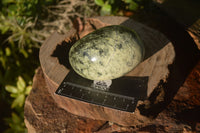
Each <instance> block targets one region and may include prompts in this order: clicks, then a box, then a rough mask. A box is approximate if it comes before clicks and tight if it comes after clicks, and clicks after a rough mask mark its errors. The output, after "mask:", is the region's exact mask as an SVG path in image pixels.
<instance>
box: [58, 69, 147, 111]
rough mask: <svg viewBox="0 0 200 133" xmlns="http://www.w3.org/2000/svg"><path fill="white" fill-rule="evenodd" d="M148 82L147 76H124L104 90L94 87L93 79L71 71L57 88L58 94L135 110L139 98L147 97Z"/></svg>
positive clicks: (122, 109)
mask: <svg viewBox="0 0 200 133" xmlns="http://www.w3.org/2000/svg"><path fill="white" fill-rule="evenodd" d="M147 82H148V78H147V77H122V78H118V79H114V80H113V81H112V85H111V86H110V89H109V90H107V91H104V90H98V89H96V88H93V87H92V83H93V81H91V80H88V79H85V78H82V77H81V76H79V75H78V74H76V73H75V72H74V71H70V72H69V74H68V75H67V76H66V78H65V79H64V80H63V82H62V83H61V85H60V86H59V88H58V89H57V90H56V94H58V95H61V96H65V97H69V98H73V99H76V100H80V101H84V102H88V103H91V104H95V105H100V106H105V107H109V108H113V109H117V110H121V111H126V112H134V111H135V108H136V105H137V102H138V100H144V99H145V98H146V97H147Z"/></svg>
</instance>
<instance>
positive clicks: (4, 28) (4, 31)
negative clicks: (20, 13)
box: [1, 26, 10, 34]
mask: <svg viewBox="0 0 200 133" xmlns="http://www.w3.org/2000/svg"><path fill="white" fill-rule="evenodd" d="M9 29H10V27H8V26H4V27H2V28H1V33H2V34H5V33H6V32H7V31H8V30H9Z"/></svg>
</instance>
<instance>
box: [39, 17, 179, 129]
mask: <svg viewBox="0 0 200 133" xmlns="http://www.w3.org/2000/svg"><path fill="white" fill-rule="evenodd" d="M106 25H124V26H126V27H128V28H132V29H134V30H135V31H136V32H137V33H138V34H139V36H140V37H141V40H142V41H143V43H144V45H145V59H144V61H143V62H142V63H140V64H139V65H138V66H137V67H136V68H135V69H134V70H132V71H131V72H130V73H128V74H127V75H126V76H140V77H142V76H148V77H149V81H148V92H147V94H148V96H151V94H152V92H154V90H155V89H156V88H159V87H160V88H163V87H165V86H164V85H165V84H164V83H165V82H168V76H169V73H170V72H169V66H170V65H171V64H173V63H174V60H175V50H174V46H173V44H172V43H171V42H170V41H169V40H168V39H167V38H166V37H165V36H164V35H163V34H161V33H160V32H158V31H156V30H153V29H151V28H149V27H147V26H145V25H143V24H140V23H138V22H135V21H134V20H132V19H129V18H126V17H97V18H89V19H87V20H86V24H85V28H84V31H83V32H82V33H80V34H79V35H76V34H75V33H76V31H75V29H73V28H72V30H70V31H69V33H68V34H66V35H60V34H58V33H54V34H53V35H52V36H50V37H49V38H48V39H47V40H46V41H45V42H44V44H43V45H42V47H41V48H40V62H41V67H42V69H43V72H44V76H45V79H46V83H47V85H48V91H49V92H50V93H51V94H52V97H53V98H54V100H55V101H56V103H57V104H58V106H60V107H62V108H63V109H65V110H67V111H68V112H70V113H73V114H75V115H79V116H84V117H88V118H91V119H97V120H106V121H112V122H115V123H118V124H120V125H125V126H131V125H133V124H135V123H141V121H146V122H148V121H151V120H150V119H149V118H148V117H146V116H143V115H141V114H140V111H139V109H138V108H136V111H135V113H127V112H123V111H119V110H115V109H110V108H107V107H101V106H97V105H93V104H89V103H85V102H82V101H77V100H74V99H71V98H67V97H62V96H58V95H55V91H56V89H57V87H58V86H59V84H60V83H61V82H62V80H63V79H64V77H65V76H66V75H67V73H68V72H69V68H70V66H69V64H67V63H66V64H65V63H64V62H65V59H66V62H67V58H66V56H67V51H68V49H69V48H70V45H71V43H72V42H73V39H72V38H75V39H77V38H78V36H79V37H80V38H81V37H83V36H85V35H86V34H88V33H89V32H91V31H94V27H95V28H97V29H98V28H101V27H103V26H106ZM64 49H65V50H64ZM60 50H64V55H62V54H61V53H62V52H60V53H59V51H60ZM56 51H57V52H56ZM56 53H57V54H56ZM62 56H63V59H61V58H62ZM63 60H64V61H63ZM163 97H164V95H162V93H161V95H160V96H159V98H158V99H156V100H155V102H156V101H157V102H159V100H161V99H162V98H163ZM145 102H146V101H145ZM145 102H144V101H139V102H138V106H139V105H140V104H143V103H145Z"/></svg>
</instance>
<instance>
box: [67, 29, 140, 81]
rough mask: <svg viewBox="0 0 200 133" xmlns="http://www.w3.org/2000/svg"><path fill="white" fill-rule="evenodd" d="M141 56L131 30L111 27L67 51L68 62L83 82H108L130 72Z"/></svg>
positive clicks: (138, 41) (92, 34) (86, 38)
mask: <svg viewBox="0 0 200 133" xmlns="http://www.w3.org/2000/svg"><path fill="white" fill-rule="evenodd" d="M143 53H144V48H143V45H142V43H141V42H140V40H139V39H138V36H137V35H136V34H135V33H134V32H133V31H132V30H129V29H127V28H125V27H122V26H114V25H113V26H107V27H104V28H101V29H98V30H96V31H94V32H92V33H90V34H88V35H86V36H85V37H83V38H82V39H80V40H78V41H77V42H76V43H75V44H74V45H73V46H72V47H71V49H70V52H69V61H70V64H71V66H72V68H73V69H74V70H75V72H77V73H78V74H79V75H81V76H82V77H84V78H87V79H91V80H108V79H115V78H118V77H121V76H123V75H124V74H126V73H127V72H129V71H131V70H132V69H133V68H134V67H135V66H136V65H137V64H138V63H140V62H141V60H142V58H143Z"/></svg>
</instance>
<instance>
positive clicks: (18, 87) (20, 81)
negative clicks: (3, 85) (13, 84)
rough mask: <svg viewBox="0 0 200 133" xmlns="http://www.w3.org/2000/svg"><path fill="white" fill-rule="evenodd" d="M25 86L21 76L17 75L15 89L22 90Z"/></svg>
mask: <svg viewBox="0 0 200 133" xmlns="http://www.w3.org/2000/svg"><path fill="white" fill-rule="evenodd" d="M25 87H26V83H25V81H24V79H23V78H22V77H21V76H19V77H18V81H17V89H18V90H19V91H20V92H23V91H24V89H25Z"/></svg>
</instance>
